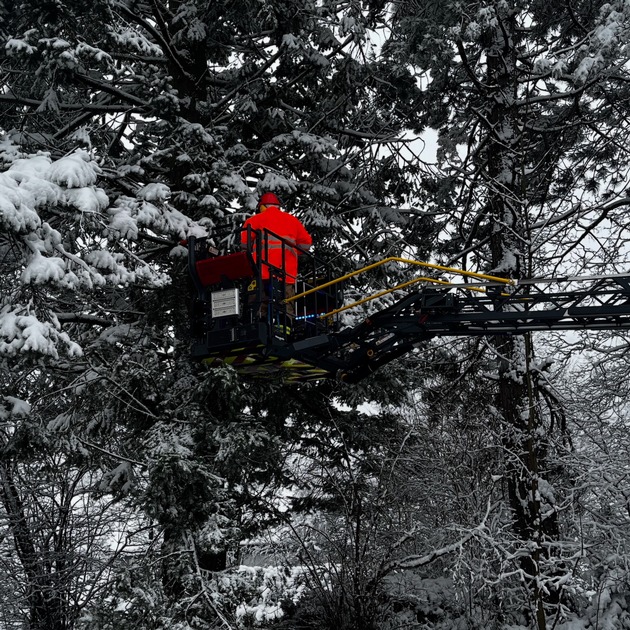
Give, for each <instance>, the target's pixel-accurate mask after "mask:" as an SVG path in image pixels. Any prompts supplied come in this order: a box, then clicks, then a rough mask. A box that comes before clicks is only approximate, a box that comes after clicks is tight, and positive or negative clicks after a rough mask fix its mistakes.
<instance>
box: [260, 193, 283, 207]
mask: <svg viewBox="0 0 630 630" xmlns="http://www.w3.org/2000/svg"><path fill="white" fill-rule="evenodd" d="M260 206H278V208H279V207H280V199H278V197H276V195H275V193H272V192H266V193H264V194H262V195H261V196H260V200H259V201H258V207H259V208H260Z"/></svg>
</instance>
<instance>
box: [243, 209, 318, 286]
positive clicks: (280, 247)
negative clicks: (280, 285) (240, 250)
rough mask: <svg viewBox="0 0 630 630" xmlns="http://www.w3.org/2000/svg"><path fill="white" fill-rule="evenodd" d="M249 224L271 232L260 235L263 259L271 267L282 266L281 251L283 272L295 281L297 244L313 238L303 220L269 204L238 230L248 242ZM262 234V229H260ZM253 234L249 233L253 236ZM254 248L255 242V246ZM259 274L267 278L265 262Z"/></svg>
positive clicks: (308, 244)
mask: <svg viewBox="0 0 630 630" xmlns="http://www.w3.org/2000/svg"><path fill="white" fill-rule="evenodd" d="M248 227H251V229H252V230H260V231H262V230H269V231H270V232H273V234H270V235H269V237H268V238H267V239H266V242H265V239H263V242H262V248H263V255H262V261H263V263H264V262H265V261H266V262H268V263H269V264H270V265H272V266H273V267H278V268H279V269H282V259H283V253H284V272H285V273H286V276H287V280H288V281H289V282H294V281H295V278H296V276H297V270H298V262H297V257H298V256H299V254H300V253H301V252H300V251H299V249H296V247H291V245H296V246H297V248H300V247H303V248H305V249H306V248H307V247H309V246H310V245H311V243H312V242H313V240H312V239H311V235H310V234H309V233H308V232H307V231H306V228H305V227H304V225H302V222H301V221H300V220H299V219H298V218H296V217H294V216H293V215H292V214H289V213H288V212H283V211H282V210H280V208H278V207H277V206H270V207H269V208H267V209H266V210H265V211H264V212H261V213H260V214H256V215H254V216H253V217H250V218H249V219H247V221H245V224H244V225H243V230H242V231H241V243H242V244H246V243H247V228H248ZM263 234H264V233H263ZM274 235H277V236H279V237H281V238H283V239H284V241H285V242H284V243H283V242H282V241H280V240H278V239H277V238H276V237H275V236H274ZM254 236H255V234H252V237H254ZM254 250H255V246H254ZM253 253H254V256H255V257H256V258H257V252H256V251H254V252H253ZM262 277H263V279H266V278H269V267H268V266H267V265H265V264H263V265H262Z"/></svg>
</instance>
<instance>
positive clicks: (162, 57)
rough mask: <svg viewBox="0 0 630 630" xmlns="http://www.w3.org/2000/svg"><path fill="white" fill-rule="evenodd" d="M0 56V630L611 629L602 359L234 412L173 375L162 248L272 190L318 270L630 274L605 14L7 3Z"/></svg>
mask: <svg viewBox="0 0 630 630" xmlns="http://www.w3.org/2000/svg"><path fill="white" fill-rule="evenodd" d="M0 40H1V46H0V73H1V76H2V87H1V89H0V132H2V136H1V140H0V170H1V172H0V504H1V508H0V628H2V630H5V629H13V628H16V629H17V628H29V629H33V630H35V629H37V630H74V629H82V628H90V629H94V630H121V629H123V628H125V629H127V628H138V629H147V630H149V629H151V630H154V629H155V630H157V629H162V628H164V629H166V628H169V629H176V630H191V629H195V630H197V629H209V628H248V627H261V626H262V627H268V628H296V629H297V628H323V629H325V628H327V629H331V630H332V629H335V630H345V629H347V630H350V629H357V630H369V629H371V628H374V629H376V628H379V629H380V628H384V629H391V630H393V629H394V628H444V629H446V628H448V629H454V628H461V629H473V628H496V629H499V628H501V629H505V630H507V629H508V628H509V629H511V630H515V629H517V628H536V629H538V630H542V629H543V628H555V629H557V630H577V629H580V630H581V629H584V630H586V629H591V628H593V629H595V628H600V629H604V628H629V627H630V612H629V606H630V566H629V563H630V549H629V544H630V543H629V541H630V476H629V473H630V457H629V456H630V434H629V431H628V417H627V416H628V407H627V404H626V398H627V393H628V370H629V368H628V361H629V357H630V354H629V351H628V348H629V346H628V339H627V335H626V334H625V333H620V332H615V333H614V334H613V333H589V334H588V335H587V334H584V335H582V334H578V333H575V334H571V335H557V334H551V333H549V334H545V335H542V334H541V335H538V336H525V337H522V338H500V339H493V338H470V339H465V338H462V339H457V340H447V339H439V340H436V341H432V342H426V343H424V344H423V345H422V346H421V347H419V348H417V349H416V350H415V351H414V352H412V353H410V354H409V355H407V356H405V357H403V358H401V359H399V360H398V361H396V362H395V363H392V364H390V365H388V366H386V367H384V368H382V369H381V370H380V371H379V372H378V373H376V374H375V375H373V376H372V377H370V378H369V379H366V380H365V381H363V382H361V383H358V384H356V385H343V384H339V383H335V382H329V381H326V382H320V383H311V384H303V385H290V386H284V385H282V384H281V383H264V384H262V385H261V384H256V383H249V382H243V381H242V380H240V379H239V378H237V376H236V375H235V374H234V373H233V372H232V371H231V370H230V369H229V368H223V369H212V370H209V369H205V368H203V367H202V366H198V365H194V364H192V363H191V362H190V360H189V356H188V348H189V340H188V319H187V318H188V313H187V308H186V304H187V300H188V295H187V281H186V265H185V255H186V251H185V248H184V247H182V246H181V245H180V241H181V239H184V238H185V237H186V236H189V235H197V236H202V235H205V234H208V233H213V231H214V232H216V231H217V230H219V229H223V228H231V229H236V228H237V227H238V226H240V225H241V223H242V221H243V220H244V218H245V217H246V216H247V215H248V214H249V213H251V212H252V211H253V209H254V207H255V203H256V199H257V196H258V193H259V192H260V191H262V190H274V191H275V192H276V193H277V194H278V195H279V196H280V197H281V198H282V200H283V203H284V205H285V207H286V208H287V209H288V210H290V211H292V212H294V213H295V214H296V215H297V216H299V217H300V218H301V219H302V220H303V222H304V223H305V224H306V226H307V227H308V229H309V230H310V231H311V233H312V234H313V237H314V241H315V243H316V248H315V251H316V253H317V254H318V255H319V256H320V257H322V258H325V259H327V260H328V261H330V263H331V264H332V265H333V266H334V267H335V269H336V270H337V271H338V272H339V273H340V274H341V273H343V272H346V271H349V270H352V269H355V268H358V267H360V266H363V265H365V264H367V263H370V262H373V261H376V260H380V259H381V258H384V257H386V256H392V255H404V256H407V257H413V258H416V259H419V260H432V261H436V262H440V263H443V264H448V265H453V266H456V267H460V268H462V269H468V270H473V271H481V272H485V273H494V274H500V275H504V276H506V277H511V278H523V277H540V276H553V275H557V274H559V273H563V274H564V273H571V274H576V275H579V274H610V273H623V272H625V271H627V268H628V267H627V265H628V255H629V248H628V243H627V238H628V236H627V235H628V233H627V222H628V213H627V207H628V203H630V198H629V197H628V196H627V192H626V189H627V186H628V183H629V181H630V180H629V177H628V164H629V161H628V159H629V156H628V150H629V149H628V148H629V147H630V142H629V138H628V133H629V128H628V115H629V113H630V87H629V86H630V73H629V72H628V70H629V57H630V2H627V1H626V0H614V1H612V2H602V1H601V0H555V1H554V2H548V0H501V1H494V0H493V1H487V2H481V1H477V0H470V1H463V2H462V1H455V0H440V1H438V0H397V1H394V2H386V1H383V0H363V1H357V0H343V1H342V0H238V1H233V0H230V1H228V0H222V1H219V0H217V1H214V2H211V1H208V0H93V2H89V3H88V2H80V1H78V0H0ZM427 134H430V135H431V137H432V138H436V142H437V154H436V155H435V154H434V156H433V157H431V158H430V159H427V158H426V155H427V154H426V153H422V145H423V142H424V139H425V138H426V137H428V136H427ZM405 273H406V271H405V270H404V269H402V268H398V267H396V266H389V267H388V268H387V269H386V270H381V271H379V272H375V273H374V274H373V275H372V276H370V277H369V278H368V279H364V280H363V281H362V283H361V284H359V283H357V284H355V285H351V286H348V287H347V288H346V290H347V294H348V297H351V296H352V295H363V294H365V293H366V292H367V291H372V290H375V289H377V288H379V287H382V286H384V285H387V284H388V283H391V281H392V280H393V279H397V278H400V277H403V276H404V274H405ZM359 316H360V314H359Z"/></svg>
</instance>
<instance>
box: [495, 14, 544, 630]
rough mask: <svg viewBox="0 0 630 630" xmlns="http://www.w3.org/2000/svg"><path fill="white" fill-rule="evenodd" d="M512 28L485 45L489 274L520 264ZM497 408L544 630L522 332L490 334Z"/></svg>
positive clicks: (521, 191) (527, 569)
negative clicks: (495, 359) (494, 357)
mask: <svg viewBox="0 0 630 630" xmlns="http://www.w3.org/2000/svg"><path fill="white" fill-rule="evenodd" d="M515 27H516V25H515V23H514V21H513V18H512V16H510V15H509V14H508V15H507V16H504V18H503V19H501V20H499V24H498V26H497V28H495V29H494V30H493V35H494V40H493V42H492V44H491V46H490V47H489V49H488V56H487V58H488V85H489V86H490V92H489V94H488V96H489V99H490V103H491V106H490V111H489V116H488V119H489V123H490V125H489V129H488V133H489V142H488V151H487V165H488V187H489V194H490V200H489V201H490V209H491V220H492V225H491V229H492V232H491V237H490V246H491V260H492V268H493V271H494V272H495V273H498V274H501V275H505V276H506V277H510V278H515V279H518V278H520V277H521V275H522V270H523V267H524V250H525V247H524V245H525V243H526V239H525V237H526V234H525V221H524V218H525V212H527V204H526V194H527V191H526V184H525V181H524V179H523V176H522V170H523V168H522V167H523V165H522V163H521V160H522V158H521V156H520V150H522V144H521V138H522V135H521V130H520V129H519V120H518V113H519V112H518V111H517V109H516V104H515V103H516V101H517V96H518V94H517V80H516V79H517V76H518V75H517V68H516V37H517V35H516V28H515ZM494 347H495V349H496V353H497V357H498V378H499V382H498V393H497V408H498V409H499V410H500V413H501V417H502V420H503V446H504V448H505V452H506V453H507V457H508V467H507V486H508V496H509V503H510V507H511V510H512V514H513V526H514V530H515V533H516V535H517V536H518V537H519V539H520V540H521V541H522V544H523V546H524V547H527V548H528V549H530V550H531V552H530V553H529V554H527V555H524V556H523V557H522V560H521V569H522V570H523V571H524V573H525V574H526V576H527V581H528V583H529V585H530V588H531V601H532V607H533V610H534V615H535V623H536V625H537V627H538V628H539V630H543V629H544V628H546V619H545V609H544V603H545V601H544V596H543V592H542V590H541V588H540V573H539V569H540V564H539V561H540V559H541V557H540V556H541V553H542V547H541V542H542V540H541V537H542V532H541V529H540V501H539V498H538V497H539V492H538V467H539V465H538V458H539V453H538V446H537V437H536V436H537V428H538V427H537V424H538V418H537V414H536V409H535V407H534V405H533V396H532V380H531V373H530V371H529V364H530V359H531V351H532V347H531V343H530V341H529V340H526V339H524V338H522V337H507V336H506V337H497V338H495V339H494Z"/></svg>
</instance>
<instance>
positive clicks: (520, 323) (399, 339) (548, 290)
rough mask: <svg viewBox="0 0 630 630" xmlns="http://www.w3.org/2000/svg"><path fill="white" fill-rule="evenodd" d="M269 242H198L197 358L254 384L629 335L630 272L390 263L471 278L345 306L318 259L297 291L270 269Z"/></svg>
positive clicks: (435, 281)
mask: <svg viewBox="0 0 630 630" xmlns="http://www.w3.org/2000/svg"><path fill="white" fill-rule="evenodd" d="M262 236H263V237H264V235H262ZM274 238H275V235H274ZM256 239H258V240H256ZM260 239H261V235H260V234H249V235H248V244H247V247H246V248H245V249H244V250H243V251H238V252H236V253H232V254H224V255H221V254H220V252H219V250H218V249H217V248H216V247H213V246H211V245H210V244H209V242H208V241H207V240H206V239H194V238H191V239H190V242H189V269H190V274H191V277H192V280H193V283H194V285H195V289H196V293H195V297H194V301H193V314H192V326H191V332H192V338H193V343H192V356H193V358H195V359H197V360H201V361H204V362H206V363H209V364H211V365H212V364H217V363H221V362H223V363H227V364H229V365H231V366H233V367H234V369H236V370H237V371H238V372H239V373H241V374H242V375H243V376H246V377H252V378H270V377H272V378H282V379H284V380H286V381H308V380H318V379H322V378H338V379H341V380H343V381H345V382H357V381H359V380H361V379H362V378H365V377H366V376H367V375H369V374H370V373H372V372H374V371H375V370H377V369H378V368H379V367H381V366H382V365H384V364H386V363H389V362H390V361H392V360H394V359H396V358H397V357H400V356H402V355H404V354H405V353H407V352H409V351H411V350H412V349H413V348H414V347H417V346H419V345H421V344H422V342H424V341H426V340H429V339H432V338H433V337H454V336H481V335H518V334H524V333H527V332H531V331H545V330H611V329H630V274H620V275H615V276H590V277H563V278H553V279H545V278H537V279H525V280H519V281H513V280H505V279H502V278H497V277H494V276H488V275H484V274H476V273H473V272H465V271H461V270H456V269H450V268H445V267H440V266H439V265H432V264H429V263H421V262H418V261H410V260H406V259H399V258H397V259H387V260H385V261H381V262H380V263H375V264H373V265H370V267H369V268H370V269H371V268H373V267H374V266H377V265H380V264H383V263H385V264H387V263H388V262H392V261H393V262H395V263H396V264H398V263H401V262H404V263H410V264H412V265H418V266H422V267H428V268H431V269H434V270H438V271H439V272H440V273H442V272H444V271H445V270H447V271H448V273H450V274H451V275H452V274H460V275H461V276H462V277H464V278H465V279H466V280H467V282H463V283H453V282H450V281H447V280H443V279H440V278H435V277H425V276H421V277H416V278H412V279H410V280H408V281H406V282H404V283H403V284H402V285H397V286H395V287H391V288H389V289H385V290H383V291H380V292H378V293H377V294H375V295H374V296H367V297H364V298H363V299H361V300H359V301H357V302H355V303H353V304H349V305H345V306H343V305H342V302H343V300H342V294H341V290H340V287H341V281H342V280H343V279H344V278H332V277H331V274H330V270H329V269H328V267H327V266H326V265H325V264H323V263H322V262H321V261H318V260H317V259H315V258H313V257H310V256H307V255H305V256H301V257H300V258H301V259H302V260H301V272H300V278H298V282H297V287H296V288H293V287H291V290H289V287H288V283H287V281H286V278H285V277H284V274H283V272H282V269H279V268H269V273H264V269H265V265H268V263H267V262H266V261H265V256H264V247H262V244H263V242H262V241H261V240H260ZM255 252H259V253H260V255H259V256H257V255H255ZM366 269H367V268H366ZM360 272H361V270H359V271H357V272H353V273H352V274H349V276H354V275H357V274H358V273H360ZM264 276H268V277H267V278H266V279H265V277H264ZM347 277H348V276H346V277H345V278H347ZM410 287H414V288H415V290H412V291H409V288H410ZM418 287H419V288H418ZM294 290H296V291H297V294H295V295H293V291H294ZM402 290H404V291H407V293H406V294H405V295H404V296H403V297H401V298H399V299H398V300H397V301H395V302H394V303H393V304H391V305H390V306H389V307H387V308H385V309H382V310H380V311H376V312H374V313H372V314H371V315H369V316H368V317H367V318H366V319H364V320H363V321H361V322H360V323H358V324H356V325H353V326H346V327H343V328H342V327H341V326H340V322H339V320H338V317H339V313H340V312H342V311H344V310H346V309H349V308H352V307H353V306H354V307H356V306H359V305H362V304H364V303H366V302H368V301H369V300H371V299H373V298H375V297H381V296H383V295H384V294H388V293H390V294H394V292H399V291H402Z"/></svg>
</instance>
